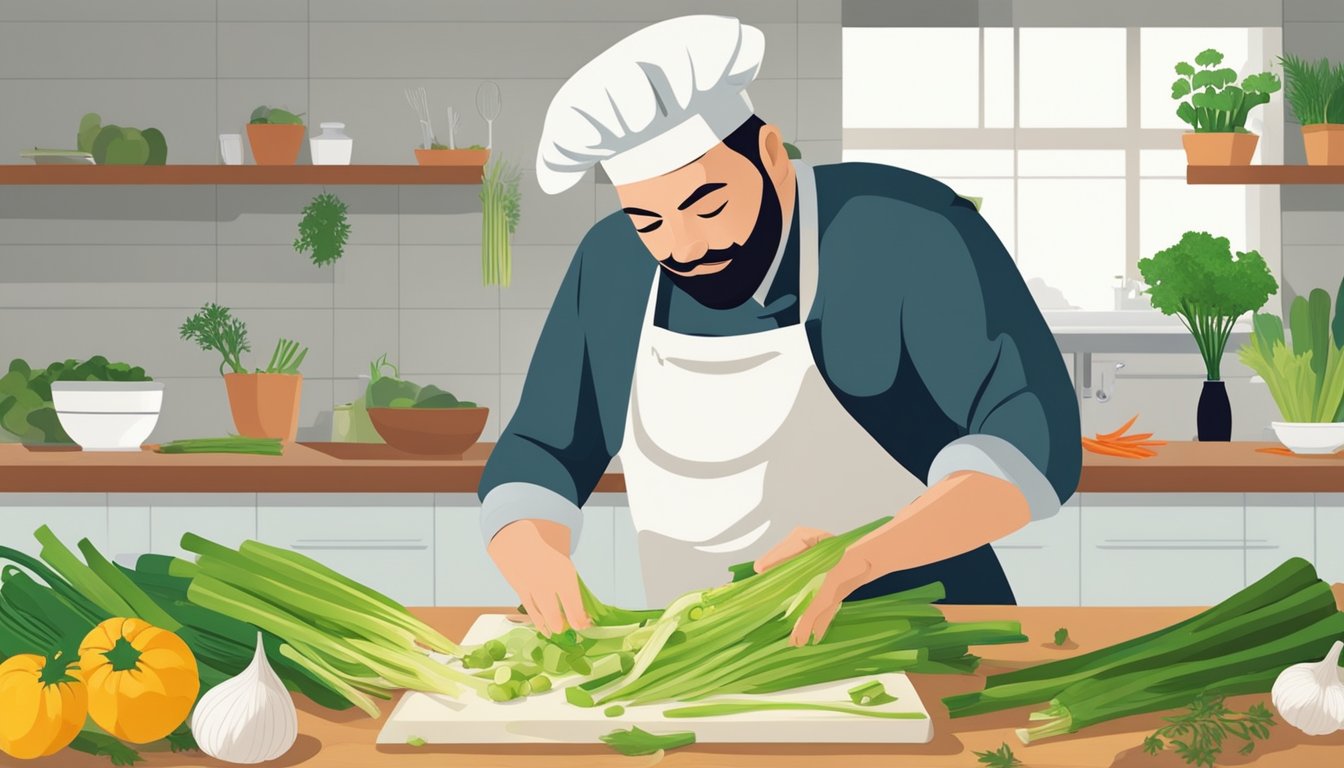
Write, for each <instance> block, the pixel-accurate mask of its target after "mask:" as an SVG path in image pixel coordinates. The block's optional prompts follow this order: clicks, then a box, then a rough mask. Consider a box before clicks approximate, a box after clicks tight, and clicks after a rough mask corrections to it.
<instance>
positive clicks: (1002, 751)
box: [975, 744, 1022, 768]
mask: <svg viewBox="0 0 1344 768" xmlns="http://www.w3.org/2000/svg"><path fill="white" fill-rule="evenodd" d="M975 761H976V762H977V763H980V764H981V765H987V766H989V768H1019V766H1021V765H1022V761H1021V760H1018V759H1017V755H1014V754H1013V749H1012V747H1010V746H1008V745H1007V744H1000V745H999V748H998V749H992V750H987V751H985V752H976V753H975Z"/></svg>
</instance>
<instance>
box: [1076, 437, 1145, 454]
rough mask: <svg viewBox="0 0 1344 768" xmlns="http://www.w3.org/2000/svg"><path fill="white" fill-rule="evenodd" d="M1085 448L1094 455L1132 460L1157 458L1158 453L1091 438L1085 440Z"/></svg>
mask: <svg viewBox="0 0 1344 768" xmlns="http://www.w3.org/2000/svg"><path fill="white" fill-rule="evenodd" d="M1083 447H1084V448H1086V449H1088V450H1089V451H1092V452H1093V453H1100V454H1102V455H1105V456H1123V457H1125V458H1130V459H1145V458H1148V457H1149V456H1156V455H1157V453H1156V452H1154V451H1150V450H1148V449H1147V448H1141V447H1138V446H1130V445H1117V444H1115V443H1108V442H1103V441H1099V440H1092V439H1090V438H1086V437H1084V438H1083Z"/></svg>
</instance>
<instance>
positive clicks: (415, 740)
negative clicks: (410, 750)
mask: <svg viewBox="0 0 1344 768" xmlns="http://www.w3.org/2000/svg"><path fill="white" fill-rule="evenodd" d="M427 743H429V742H427V741H425V740H424V739H422V738H420V737H419V736H412V737H410V738H409V739H407V740H406V746H408V747H423V746H425V744H427Z"/></svg>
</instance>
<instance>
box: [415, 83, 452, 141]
mask: <svg viewBox="0 0 1344 768" xmlns="http://www.w3.org/2000/svg"><path fill="white" fill-rule="evenodd" d="M406 103H407V104H410V105H411V109H414V110H415V115H416V117H418V118H420V139H421V141H423V142H424V149H431V148H432V147H433V146H434V126H433V125H432V124H431V122H430V119H429V96H428V95H426V94H425V89H424V87H423V86H422V87H420V88H407V89H406ZM450 111H451V110H450Z"/></svg>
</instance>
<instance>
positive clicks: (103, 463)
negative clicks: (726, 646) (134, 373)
mask: <svg viewBox="0 0 1344 768" xmlns="http://www.w3.org/2000/svg"><path fill="white" fill-rule="evenodd" d="M1275 445H1276V444H1274V443H1251V442H1234V443H1196V442H1173V443H1170V444H1168V445H1166V446H1164V447H1162V448H1159V449H1158V451H1159V452H1158V455H1157V456H1155V457H1153V458H1149V459H1140V460H1135V459H1123V458H1116V457H1110V456H1099V455H1097V454H1093V453H1088V452H1084V453H1083V472H1082V480H1081V482H1080V483H1079V486H1078V491H1079V492H1080V493H1157V492H1162V493H1173V492H1177V493H1184V492H1190V493H1222V492H1230V493H1332V492H1344V454H1334V455H1329V456H1314V457H1304V456H1280V455H1273V454H1267V453H1262V452H1260V450H1259V449H1264V448H1270V447H1274V446H1275ZM491 447H492V444H490V443H479V444H477V445H475V446H473V447H472V448H471V449H470V450H469V451H468V452H467V454H466V456H465V457H464V458H463V459H460V460H445V459H423V458H417V457H413V456H407V455H406V454H401V453H398V452H396V451H393V450H391V449H389V448H388V447H387V446H385V445H368V444H355V443H306V444H300V445H295V446H291V447H290V448H288V449H287V450H286V451H285V455H283V456H249V455H230V454H196V455H172V456H169V455H164V454H158V453H153V452H151V451H148V450H145V451H139V452H131V453H83V452H81V451H79V450H73V449H46V448H41V449H39V448H27V447H24V446H20V445H0V493H4V492H8V493H192V492H194V493H232V492H256V493H397V492H404V493H475V491H476V487H477V484H478V483H479V482H480V478H481V471H482V469H483V468H484V467H485V459H486V457H487V456H489V454H490V448H491ZM597 491H598V492H600V493H622V492H624V491H625V479H624V477H622V476H621V475H620V474H619V473H618V472H608V473H607V474H605V475H603V477H602V480H601V482H599V484H598V486H597Z"/></svg>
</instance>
